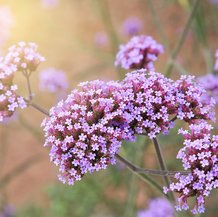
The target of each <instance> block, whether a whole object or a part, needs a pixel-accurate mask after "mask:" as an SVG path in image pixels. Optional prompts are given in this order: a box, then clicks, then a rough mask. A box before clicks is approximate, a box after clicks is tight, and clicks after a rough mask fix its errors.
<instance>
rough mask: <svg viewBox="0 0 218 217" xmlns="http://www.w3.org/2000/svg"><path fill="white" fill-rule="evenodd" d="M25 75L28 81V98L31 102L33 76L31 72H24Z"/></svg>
mask: <svg viewBox="0 0 218 217" xmlns="http://www.w3.org/2000/svg"><path fill="white" fill-rule="evenodd" d="M23 75H24V77H25V78H26V80H27V88H28V93H29V96H28V98H29V100H30V101H31V100H32V99H33V94H32V89H31V85H30V75H31V72H28V71H26V70H24V71H23Z"/></svg>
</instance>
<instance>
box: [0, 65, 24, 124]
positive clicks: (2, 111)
mask: <svg viewBox="0 0 218 217" xmlns="http://www.w3.org/2000/svg"><path fill="white" fill-rule="evenodd" d="M15 71H16V67H14V66H13V65H11V66H7V65H5V63H4V62H1V63H0V122H2V121H4V119H5V118H7V117H11V116H12V115H13V113H14V112H15V109H16V108H18V107H20V108H25V107H26V103H25V101H24V99H23V98H22V97H19V96H18V95H17V94H16V90H17V85H13V77H14V73H15Z"/></svg>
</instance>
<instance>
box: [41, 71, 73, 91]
mask: <svg viewBox="0 0 218 217" xmlns="http://www.w3.org/2000/svg"><path fill="white" fill-rule="evenodd" d="M39 81H40V83H39V87H40V90H42V91H48V92H51V93H58V92H63V91H66V89H67V88H68V86H69V85H68V82H67V78H66V75H65V73H64V72H63V71H61V70H57V69H54V68H48V69H45V70H43V71H41V72H40V73H39Z"/></svg>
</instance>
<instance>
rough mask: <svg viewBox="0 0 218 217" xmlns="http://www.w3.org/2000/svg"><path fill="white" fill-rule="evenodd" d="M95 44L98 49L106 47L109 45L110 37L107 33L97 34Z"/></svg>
mask: <svg viewBox="0 0 218 217" xmlns="http://www.w3.org/2000/svg"><path fill="white" fill-rule="evenodd" d="M94 42H95V44H96V45H97V46H98V47H104V46H105V45H107V44H108V36H107V34H106V33H105V32H97V33H96V34H95V38H94Z"/></svg>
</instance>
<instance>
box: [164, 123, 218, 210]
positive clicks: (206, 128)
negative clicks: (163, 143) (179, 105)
mask: <svg viewBox="0 0 218 217" xmlns="http://www.w3.org/2000/svg"><path fill="white" fill-rule="evenodd" d="M211 130H212V126H211V125H210V124H208V123H207V122H205V121H200V122H199V123H198V124H191V125H190V126H189V130H184V129H180V130H179V133H180V134H182V135H183V136H184V138H185V140H184V147H183V148H182V149H181V150H180V151H179V153H178V155H177V158H179V159H181V160H182V162H183V167H184V169H185V170H190V174H189V175H181V174H180V173H178V174H176V176H175V178H176V179H177V183H172V184H171V185H170V190H171V191H176V192H178V193H179V194H180V196H179V199H178V202H179V205H178V206H177V207H176V208H177V210H182V209H184V210H187V209H188V208H189V206H188V203H187V199H188V198H190V197H195V198H196V205H195V206H194V208H193V209H192V212H193V213H194V214H197V213H202V212H204V210H205V208H204V203H205V197H206V196H209V194H210V192H211V190H212V189H214V188H217V187H218V159H217V155H218V136H217V135H213V136H212V135H211ZM165 190H167V189H165Z"/></svg>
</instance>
